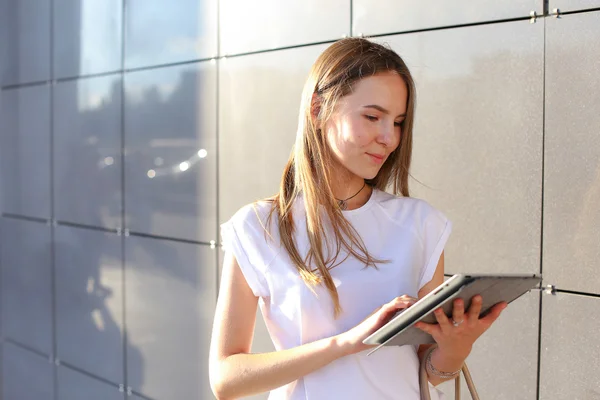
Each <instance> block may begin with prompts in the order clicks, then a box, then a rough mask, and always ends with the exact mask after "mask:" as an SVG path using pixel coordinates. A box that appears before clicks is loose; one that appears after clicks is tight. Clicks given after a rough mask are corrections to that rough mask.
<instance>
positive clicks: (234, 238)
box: [221, 213, 269, 297]
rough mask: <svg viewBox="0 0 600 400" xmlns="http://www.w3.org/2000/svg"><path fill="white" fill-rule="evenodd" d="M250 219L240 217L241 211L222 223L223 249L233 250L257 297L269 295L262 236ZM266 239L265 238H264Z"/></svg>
mask: <svg viewBox="0 0 600 400" xmlns="http://www.w3.org/2000/svg"><path fill="white" fill-rule="evenodd" d="M257 234H258V231H257V230H256V229H254V228H253V227H251V226H250V225H249V223H248V221H245V220H244V218H240V213H238V214H237V215H235V216H234V217H233V218H232V219H230V220H229V221H227V222H225V223H223V224H221V238H222V241H223V249H224V250H225V251H231V252H232V253H233V255H234V256H235V258H236V261H237V263H238V265H239V266H240V269H241V271H242V274H243V275H244V278H246V282H248V286H250V289H252V292H253V293H254V295H255V296H257V297H268V296H269V286H268V284H267V280H266V279H265V266H264V262H263V260H261V258H260V251H259V249H258V248H257V246H260V245H261V244H260V240H261V237H262V236H261V237H258V235H257ZM262 240H264V238H263V239H262Z"/></svg>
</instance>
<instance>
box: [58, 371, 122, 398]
mask: <svg viewBox="0 0 600 400" xmlns="http://www.w3.org/2000/svg"><path fill="white" fill-rule="evenodd" d="M57 378H58V380H57V389H58V398H59V399H60V400H81V399H86V400H124V399H125V393H122V392H119V388H118V387H117V386H111V385H109V384H107V383H104V382H102V381H99V380H97V379H94V378H92V377H91V376H88V375H84V374H82V373H80V372H77V371H74V370H72V369H70V368H67V367H63V366H61V367H59V368H58V371H57Z"/></svg>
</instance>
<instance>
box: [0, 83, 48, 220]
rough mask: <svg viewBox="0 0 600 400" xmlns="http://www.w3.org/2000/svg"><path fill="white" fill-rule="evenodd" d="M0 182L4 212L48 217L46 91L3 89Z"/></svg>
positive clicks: (0, 124) (0, 121)
mask: <svg viewBox="0 0 600 400" xmlns="http://www.w3.org/2000/svg"><path fill="white" fill-rule="evenodd" d="M0 96H1V97H2V108H1V110H0V113H1V114H0V131H1V132H2V134H1V135H0V185H1V186H2V188H3V190H2V191H1V193H0V194H2V196H3V197H4V198H3V201H2V203H3V208H4V211H5V212H7V213H13V214H20V215H25V216H28V217H39V218H50V90H49V86H47V85H43V86H31V87H23V88H19V89H10V90H3V91H1V92H0Z"/></svg>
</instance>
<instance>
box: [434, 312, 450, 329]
mask: <svg viewBox="0 0 600 400" xmlns="http://www.w3.org/2000/svg"><path fill="white" fill-rule="evenodd" d="M434 314H435V318H436V319H437V321H438V324H439V325H440V329H441V330H442V333H443V334H448V333H450V329H452V325H451V324H450V321H449V320H448V317H447V316H446V313H444V310H442V309H441V308H438V309H436V310H435V311H434Z"/></svg>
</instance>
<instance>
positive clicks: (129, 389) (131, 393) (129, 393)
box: [127, 387, 133, 396]
mask: <svg viewBox="0 0 600 400" xmlns="http://www.w3.org/2000/svg"><path fill="white" fill-rule="evenodd" d="M127 396H133V391H132V390H131V388H130V387H127Z"/></svg>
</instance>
